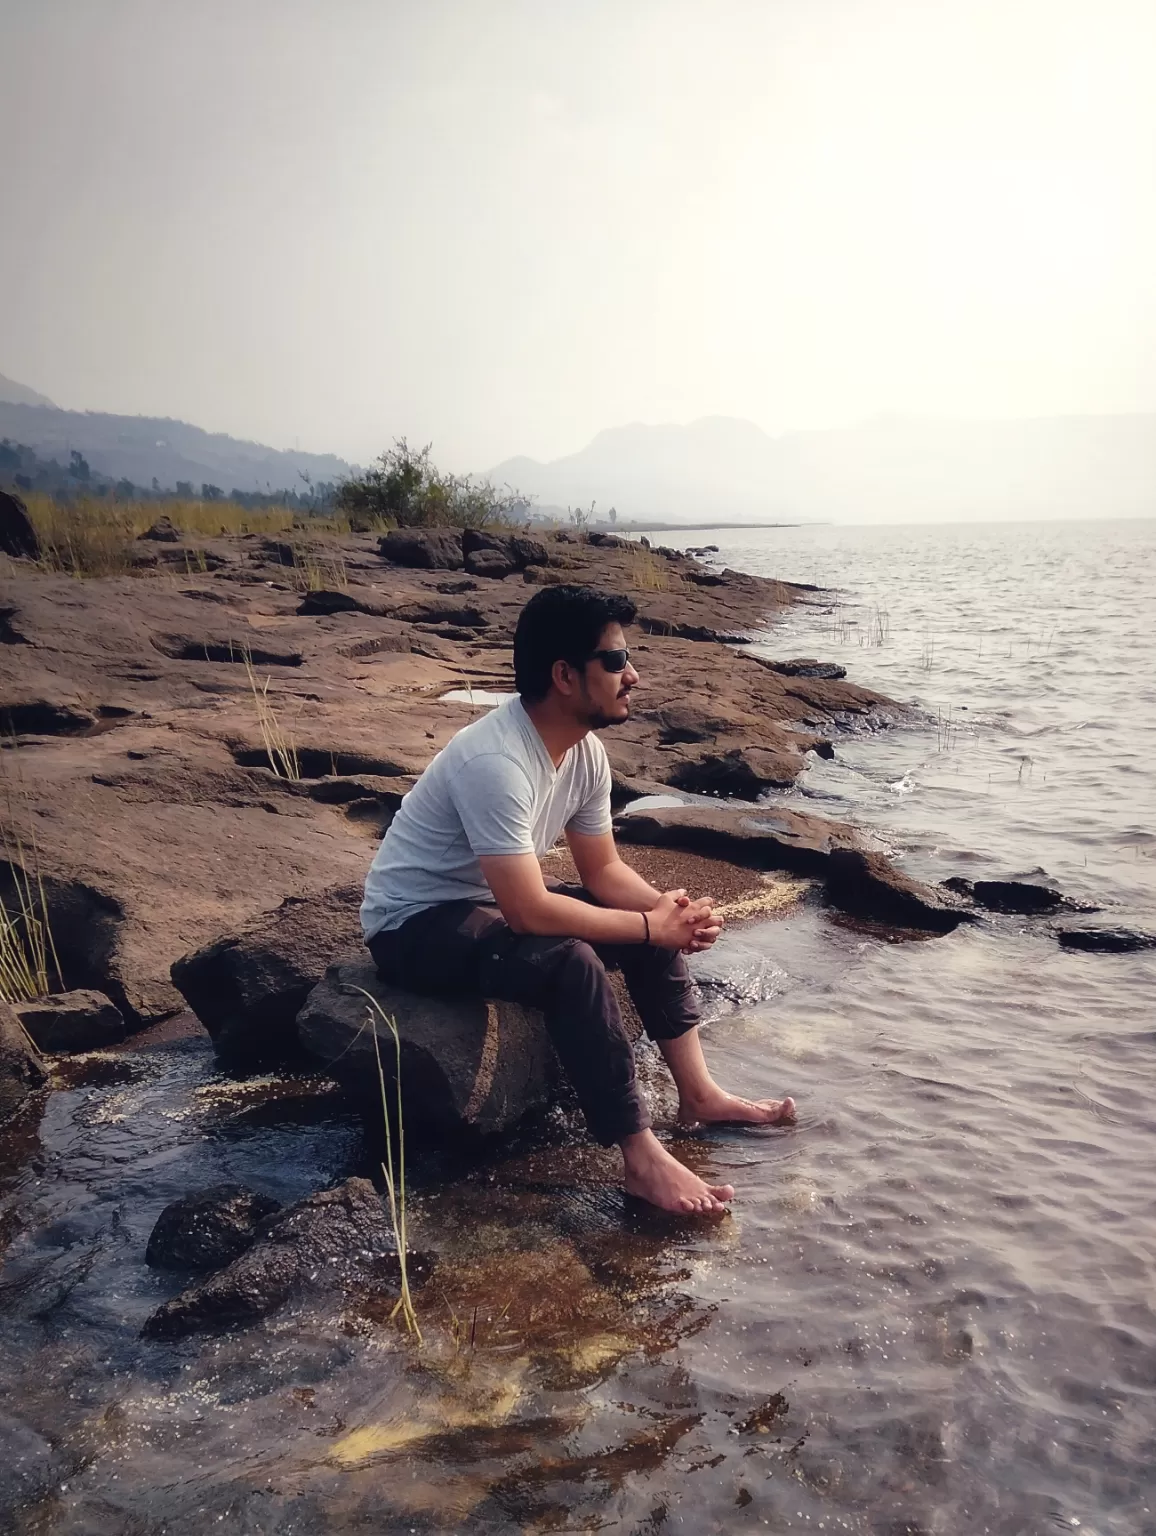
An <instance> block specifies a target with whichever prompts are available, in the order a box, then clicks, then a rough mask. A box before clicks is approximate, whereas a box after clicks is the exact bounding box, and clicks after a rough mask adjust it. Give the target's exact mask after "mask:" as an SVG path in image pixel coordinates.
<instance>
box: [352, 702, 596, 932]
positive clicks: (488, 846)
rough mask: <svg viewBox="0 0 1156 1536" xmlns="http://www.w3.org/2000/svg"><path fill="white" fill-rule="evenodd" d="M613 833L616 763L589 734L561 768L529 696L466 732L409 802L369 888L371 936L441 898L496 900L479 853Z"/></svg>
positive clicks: (366, 910)
mask: <svg viewBox="0 0 1156 1536" xmlns="http://www.w3.org/2000/svg"><path fill="white" fill-rule="evenodd" d="M565 827H571V828H573V829H574V831H576V832H583V833H587V834H588V835H590V836H595V837H596V836H598V835H599V834H600V833H603V832H609V831H610V827H611V819H610V764H609V762H608V761H607V758H606V748H605V747H604V746H603V745H602V743H601V741H599V739H598V737H597V736H595V735H593V734H590V735H588V736H584V737H583V738H582V740H581V741H580V742H579V743H578V744H577V746H574V747H571V748H570V750H569V751H568V752H567V753H566V756H565V757H564V758H563V759H562V764H561V766H560V767H559V768H557V769H555V767H554V764H553V761H552V760H551V758H550V754H549V753H548V752H547V751H546V747H545V744H544V743H543V741H542V738H541V736H539V735H538V731H537V728H536V726H535V725H534V722H533V721H532V720H531V719H530V717H529V715H528V714H527V713H526V711H525V709H524V708H523V706H522V701H521V699H519V698H517V697H515V698H512V699H507V700H506V702H505V703H504V704H501V705H499V706H498V708H497V709H494V710H491V712H490V713H489V714H488V715H483V716H482V718H481V719H480V720H475V721H473V722H472V724H470V725H467V726H466V727H465V728H464V730H461V731H459V732H458V734H457V735H456V736H455V737H454V738H453V740H452V741H451V742H450V743H449V744H448V746H446V747H444V748H443V750H442V751H441V752H439V753H438V755H437V756H436V757H435V758H434V760H433V762H432V763H430V765H429V767H428V768H427V769H426V770H425V772H424V773H423V774H422V776H421V778H420V779H419V780H418V781H417V783H416V784H415V785H414V787H413V788H412V789H411V790H410V792H409V794H407V795H406V796H405V798H404V799H403V800H402V802H401V806H400V808H399V810H398V812H397V815H396V816H395V817H394V818H393V821H392V822H391V823H390V825H389V827H388V829H387V830H386V834H385V837H384V838H383V839H382V844H381V847H380V848H379V849H378V850H377V856H376V858H375V859H374V861H373V864H372V865H371V867H370V871H369V875H368V877H367V879H366V882H365V900H364V901H363V902H362V905H361V927H362V931H363V933H364V934H365V937H366V938H367V939H371V938H372V937H373V936H374V934H375V933H381V932H383V931H384V930H386V929H390V928H399V927H400V926H401V924H402V923H404V922H405V920H406V918H407V917H412V916H413V915H414V913H415V912H421V911H422V910H423V909H424V908H426V907H432V906H436V905H437V904H438V903H439V902H443V901H493V899H494V897H493V893H492V891H491V890H490V888H489V886H488V885H487V884H486V882H485V880H484V879H483V877H482V870H481V866H480V865H479V863H478V859H479V858H480V857H484V856H485V855H487V854H509V853H533V854H536V855H537V856H538V858H542V857H543V855H545V854H547V853H548V852H549V851H550V849H551V848H552V847H553V846H554V844H555V843H556V842H557V840H558V837H559V835H560V834H561V832H562V830H563V828H565Z"/></svg>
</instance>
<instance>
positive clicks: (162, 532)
mask: <svg viewBox="0 0 1156 1536" xmlns="http://www.w3.org/2000/svg"><path fill="white" fill-rule="evenodd" d="M141 538H142V539H151V540H152V541H153V542H154V543H156V544H179V543H180V542H181V540H182V539H183V538H184V534H183V533H182V532H181V530H180V529H179V528H178V527H177V525H176V524H175V523H174V522H173V520H172V518H171V517H158V518H157V520H156V522H155V523H153V524H152V525H151V526H150V527H148V528H146V529H145V531H144V532H143V533H142V534H141Z"/></svg>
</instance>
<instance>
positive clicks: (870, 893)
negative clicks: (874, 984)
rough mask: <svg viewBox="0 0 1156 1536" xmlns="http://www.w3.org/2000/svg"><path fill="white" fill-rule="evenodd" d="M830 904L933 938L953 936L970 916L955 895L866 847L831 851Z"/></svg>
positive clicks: (842, 909) (829, 862)
mask: <svg viewBox="0 0 1156 1536" xmlns="http://www.w3.org/2000/svg"><path fill="white" fill-rule="evenodd" d="M827 900H828V901H829V902H830V903H831V905H832V906H835V907H838V908H839V910H840V911H841V912H848V913H851V914H852V915H854V916H857V917H869V918H874V919H875V920H877V921H879V922H884V923H892V924H896V925H898V926H899V927H902V928H921V929H924V930H925V931H928V932H931V933H950V932H951V930H952V929H953V928H958V926H959V924H960V923H961V922H963V921H964V920H965V919H966V918H968V916H969V914H968V913H967V912H966V911H965V910H964V909H963V907H962V906H961V905H960V904H959V903H958V902H957V901H953V900H952V898H951V896H950V895H944V894H943V893H942V892H941V891H939V890H936V889H935V888H934V887H933V886H930V885H924V884H923V882H922V881H921V880H915V879H913V878H912V877H911V876H910V875H908V874H905V873H904V872H903V871H902V870H901V869H898V868H897V867H896V866H895V865H894V864H892V862H891V860H890V859H888V858H887V857H886V855H885V854H882V853H876V852H873V851H871V850H869V849H865V848H837V849H834V850H833V851H832V853H831V856H830V858H829V859H828V862H827Z"/></svg>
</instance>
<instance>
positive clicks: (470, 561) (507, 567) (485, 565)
mask: <svg viewBox="0 0 1156 1536" xmlns="http://www.w3.org/2000/svg"><path fill="white" fill-rule="evenodd" d="M517 569H518V566H517V564H516V563H515V562H514V561H513V560H511V559H510V557H509V555H506V554H503V553H502V551H501V550H500V549H477V550H472V551H471V552H470V553H469V554H468V555H467V556H466V570H467V571H469V573H470V575H471V576H488V577H489V578H490V579H491V580H492V581H501V580H503V578H505V577H506V576H512V575H513V574H514V572H515V571H516V570H517Z"/></svg>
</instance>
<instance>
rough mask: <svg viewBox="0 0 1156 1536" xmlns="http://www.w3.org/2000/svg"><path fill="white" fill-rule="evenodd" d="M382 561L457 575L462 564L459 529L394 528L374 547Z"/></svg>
mask: <svg viewBox="0 0 1156 1536" xmlns="http://www.w3.org/2000/svg"><path fill="white" fill-rule="evenodd" d="M377 547H378V550H379V552H380V553H381V556H382V558H383V559H385V560H389V561H391V562H392V563H393V564H394V565H407V566H411V567H414V568H416V569H419V570H426V571H460V570H461V568H462V564H463V554H462V534H461V529H459V528H395V529H393V531H392V532H391V533H387V534H386V535H385V537H384V538H383V539H382V540H381V541H380V543H379V544H378V546H377Z"/></svg>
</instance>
